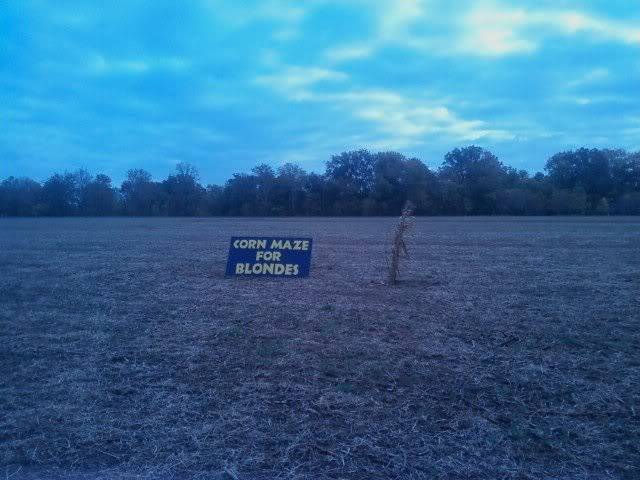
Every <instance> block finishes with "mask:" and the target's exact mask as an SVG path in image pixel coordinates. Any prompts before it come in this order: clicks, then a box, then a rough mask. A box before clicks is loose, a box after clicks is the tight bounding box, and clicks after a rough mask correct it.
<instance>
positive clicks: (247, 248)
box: [225, 237, 313, 278]
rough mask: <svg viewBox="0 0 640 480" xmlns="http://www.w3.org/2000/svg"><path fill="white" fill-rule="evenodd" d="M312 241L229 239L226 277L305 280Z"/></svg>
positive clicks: (282, 238) (254, 238)
mask: <svg viewBox="0 0 640 480" xmlns="http://www.w3.org/2000/svg"><path fill="white" fill-rule="evenodd" d="M312 243H313V241H312V239H311V238H299V237H232V238H231V244H230V245H229V257H228V259H227V269H226V272H225V275H227V276H240V277H248V276H251V277H288V278H292V277H308V276H309V269H310V268H311V247H312Z"/></svg>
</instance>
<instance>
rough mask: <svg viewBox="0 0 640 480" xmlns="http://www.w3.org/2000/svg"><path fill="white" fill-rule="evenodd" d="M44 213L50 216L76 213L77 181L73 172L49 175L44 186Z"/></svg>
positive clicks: (42, 196)
mask: <svg viewBox="0 0 640 480" xmlns="http://www.w3.org/2000/svg"><path fill="white" fill-rule="evenodd" d="M41 199H42V203H43V213H44V214H45V215H49V216H68V215H73V214H75V213H76V202H77V195H76V181H75V177H74V175H73V174H71V173H65V174H64V175H60V174H58V173H56V174H54V175H52V176H51V177H49V178H48V179H47V180H46V181H45V182H44V185H43V186H42V194H41Z"/></svg>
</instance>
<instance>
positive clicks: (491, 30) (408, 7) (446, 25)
mask: <svg viewBox="0 0 640 480" xmlns="http://www.w3.org/2000/svg"><path fill="white" fill-rule="evenodd" d="M427 7H429V8H427ZM463 8H464V7H462V6H460V8H459V9H458V10H454V9H451V10H449V9H447V8H445V6H442V5H440V4H439V2H435V1H427V0H405V1H383V2H374V3H373V5H372V6H371V10H372V12H373V13H374V16H375V21H376V25H377V26H376V30H375V32H374V33H373V34H372V35H371V36H370V37H369V38H368V39H365V40H362V41H360V42H354V43H352V44H346V45H338V46H334V47H332V48H329V49H327V51H326V52H325V55H326V57H327V59H328V60H330V61H334V62H341V61H349V60H355V59H360V58H366V57H369V56H371V55H373V54H374V53H375V51H376V50H378V49H379V48H381V47H383V46H385V45H391V44H392V45H396V46H401V47H403V48H406V49H409V50H416V51H419V52H425V53H429V54H437V55H471V56H480V57H502V56H507V55H515V54H528V53H532V52H535V51H536V50H538V49H539V48H540V46H541V45H542V44H543V43H544V42H545V41H547V40H548V38H549V37H550V36H553V35H561V36H566V37H575V36H577V35H580V34H582V35H588V36H590V37H591V38H592V39H594V40H597V41H611V42H619V43H624V44H629V45H636V46H640V26H637V25H636V24H634V23H632V22H622V21H617V20H612V19H608V18H603V17H599V16H595V15H590V14H586V13H582V12H580V11H574V10H562V9H543V8H514V7H510V6H508V5H505V4H502V3H497V2H495V1H477V2H474V3H473V7H471V8H470V9H469V10H467V11H466V12H465V11H464V9H463ZM443 11H445V12H447V13H441V12H443Z"/></svg>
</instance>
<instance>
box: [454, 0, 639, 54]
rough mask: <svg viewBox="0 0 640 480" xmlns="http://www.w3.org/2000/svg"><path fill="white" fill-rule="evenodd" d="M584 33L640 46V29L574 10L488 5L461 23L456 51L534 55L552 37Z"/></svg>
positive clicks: (474, 11)
mask: <svg viewBox="0 0 640 480" xmlns="http://www.w3.org/2000/svg"><path fill="white" fill-rule="evenodd" d="M580 33H583V34H585V35H591V38H592V39H593V40H599V41H612V42H622V43H625V44H633V45H636V46H640V28H639V27H636V26H635V25H634V24H632V23H625V22H620V21H614V20H610V19H606V18H601V17H596V16H593V15H588V14H585V13H582V12H579V11H572V10H568V11H567V10H544V9H524V8H517V9H514V8H509V7H506V6H504V5H495V4H485V5H482V4H481V5H480V6H478V7H476V8H474V9H472V10H471V11H470V12H469V13H468V14H467V15H466V17H465V19H464V20H463V22H462V28H461V31H460V35H459V38H458V41H457V42H456V43H455V44H454V45H455V46H454V48H453V52H459V53H467V54H471V55H479V56H504V55H511V54H518V53H531V52H534V51H536V50H538V49H539V47H540V46H541V45H542V44H543V43H544V42H545V41H546V40H547V38H548V37H550V36H552V35H553V34H560V35H564V36H575V35H577V34H580Z"/></svg>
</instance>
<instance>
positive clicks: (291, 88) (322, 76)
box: [255, 67, 349, 101]
mask: <svg viewBox="0 0 640 480" xmlns="http://www.w3.org/2000/svg"><path fill="white" fill-rule="evenodd" d="M347 78H349V77H348V75H347V74H345V73H343V72H339V71H336V70H330V69H326V68H319V67H286V68H284V69H283V70H281V71H280V72H277V73H273V74H270V75H260V76H258V77H256V79H255V82H256V83H257V84H259V85H264V86H268V87H270V88H272V89H273V90H275V91H277V92H278V93H280V94H281V95H283V96H285V97H286V98H288V99H290V100H297V101H300V100H309V99H311V98H312V97H313V95H314V94H313V93H312V92H311V91H309V89H308V88H309V87H311V86H313V85H315V84H317V83H321V82H341V81H344V80H346V79H347Z"/></svg>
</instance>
